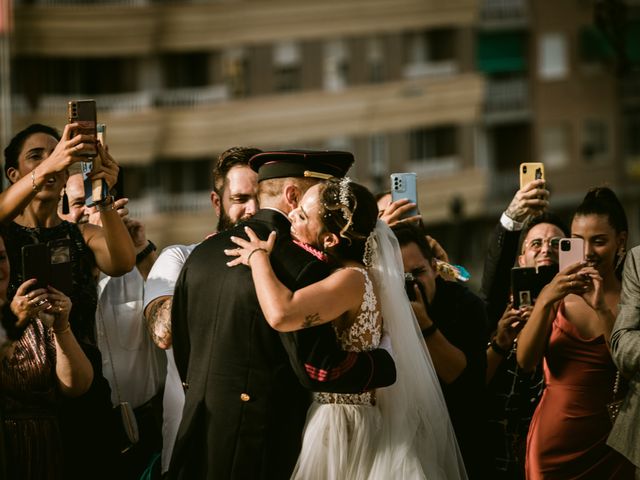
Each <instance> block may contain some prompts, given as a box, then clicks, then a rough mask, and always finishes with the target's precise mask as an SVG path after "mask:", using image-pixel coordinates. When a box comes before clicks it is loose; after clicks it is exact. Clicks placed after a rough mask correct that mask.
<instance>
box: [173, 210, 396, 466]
mask: <svg viewBox="0 0 640 480" xmlns="http://www.w3.org/2000/svg"><path fill="white" fill-rule="evenodd" d="M244 225H248V226H250V227H251V228H252V229H253V230H254V231H255V232H256V234H257V235H258V236H259V237H260V238H266V237H267V236H268V234H269V232H270V231H272V230H276V232H277V234H278V236H277V240H276V245H275V247H274V250H273V252H272V253H271V257H270V258H271V263H272V265H273V268H274V271H275V273H276V275H277V276H278V278H279V279H280V280H281V281H282V282H283V283H284V284H285V285H286V286H287V287H288V288H290V289H292V290H295V289H299V288H301V287H303V286H306V285H308V284H310V283H314V282H316V281H318V280H319V279H321V278H324V277H325V276H327V275H328V273H329V271H328V267H327V265H325V264H324V263H322V262H319V261H317V260H316V259H315V258H314V257H313V256H312V255H311V254H309V253H308V252H306V251H305V250H303V249H302V248H300V247H298V246H297V245H295V244H293V243H292V242H291V238H290V223H289V221H288V219H287V218H286V217H285V216H284V215H283V214H282V213H280V212H278V211H275V210H269V209H263V210H260V211H259V212H258V213H257V214H256V215H255V216H254V217H253V218H252V219H251V220H248V221H247V222H244V223H243V224H242V225H239V226H236V227H234V228H232V229H230V230H228V231H225V232H221V233H219V234H218V235H215V236H213V237H211V238H210V239H208V240H206V241H204V242H203V243H202V244H201V245H200V246H198V247H197V248H196V249H195V250H194V251H193V253H192V254H191V255H190V257H189V259H188V260H187V262H186V263H185V266H184V268H183V270H182V272H181V274H180V277H179V279H178V282H177V284H176V289H175V296H174V300H173V310H172V328H173V349H174V355H175V359H176V364H177V366H178V371H179V372H180V376H181V377H182V379H183V381H184V382H185V383H186V384H187V385H188V386H187V389H186V400H185V407H184V411H183V418H182V423H181V425H180V429H179V431H178V436H177V439H176V444H175V447H174V451H173V456H172V459H171V466H170V469H169V478H181V479H205V478H207V479H280V478H282V479H288V478H289V476H290V474H291V471H292V470H293V467H294V465H295V462H296V459H297V456H298V453H299V450H300V445H301V441H302V430H303V427H304V422H305V417H306V410H307V407H308V405H309V403H310V393H309V390H314V391H335V392H345V393H347V392H349V393H356V392H361V391H363V390H367V389H372V388H377V387H380V386H386V385H390V384H391V383H393V382H394V381H395V367H394V365H393V360H392V359H391V357H390V356H389V354H388V353H387V352H386V351H384V350H374V351H372V352H362V353H346V352H342V351H340V350H339V347H338V344H337V341H336V337H335V333H334V331H333V328H332V326H331V324H325V325H321V326H318V327H313V328H310V329H306V330H302V331H299V332H292V333H286V334H280V333H278V332H276V331H275V330H273V329H272V328H271V327H270V326H269V325H268V323H267V321H266V320H265V318H264V316H263V314H262V311H261V309H260V305H259V303H258V300H257V297H256V293H255V288H254V285H253V280H252V278H251V271H250V269H249V268H248V267H246V266H237V267H233V268H230V267H228V266H227V265H226V262H228V261H229V260H230V257H227V256H226V255H225V254H224V252H223V250H224V249H225V248H234V246H235V244H233V243H232V242H231V240H230V239H229V237H230V236H232V235H234V236H242V237H245V238H246V235H245V234H244V230H243V226H244ZM258 288H259V287H258Z"/></svg>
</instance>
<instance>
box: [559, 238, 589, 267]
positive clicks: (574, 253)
mask: <svg viewBox="0 0 640 480" xmlns="http://www.w3.org/2000/svg"><path fill="white" fill-rule="evenodd" d="M583 260H584V240H583V239H582V238H562V239H560V250H559V251H558V264H559V266H560V271H562V270H564V269H565V268H567V267H568V266H569V265H573V264H574V263H578V262H582V261H583Z"/></svg>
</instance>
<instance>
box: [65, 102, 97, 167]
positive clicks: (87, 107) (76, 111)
mask: <svg viewBox="0 0 640 480" xmlns="http://www.w3.org/2000/svg"><path fill="white" fill-rule="evenodd" d="M67 121H68V122H69V123H77V124H78V127H76V128H75V129H74V130H73V131H72V132H71V136H75V135H77V134H79V133H81V134H82V135H89V136H91V137H92V139H93V144H89V145H85V147H84V148H83V149H82V150H81V151H80V152H78V155H79V156H82V157H87V160H88V161H91V160H93V159H94V158H95V156H96V155H97V154H98V151H97V150H96V145H95V141H96V139H97V138H98V131H97V125H98V122H97V115H96V102H95V100H71V101H69V103H68V104H67Z"/></svg>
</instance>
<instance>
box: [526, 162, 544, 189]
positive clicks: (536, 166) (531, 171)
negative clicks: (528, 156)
mask: <svg viewBox="0 0 640 480" xmlns="http://www.w3.org/2000/svg"><path fill="white" fill-rule="evenodd" d="M540 179H542V180H544V164H542V163H541V162H528V163H521V164H520V188H522V187H524V186H525V185H526V184H527V183H529V182H531V181H533V180H540Z"/></svg>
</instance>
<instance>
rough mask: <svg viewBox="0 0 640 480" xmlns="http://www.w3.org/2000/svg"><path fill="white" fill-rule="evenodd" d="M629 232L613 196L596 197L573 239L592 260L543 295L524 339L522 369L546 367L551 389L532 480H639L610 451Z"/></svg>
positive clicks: (534, 437) (583, 210) (586, 203)
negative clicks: (621, 270)
mask: <svg viewBox="0 0 640 480" xmlns="http://www.w3.org/2000/svg"><path fill="white" fill-rule="evenodd" d="M627 230H628V227H627V219H626V215H625V213H624V209H623V207H622V205H621V204H620V202H619V201H618V199H617V197H616V195H615V194H614V193H613V191H611V190H610V189H608V188H596V189H593V190H590V191H589V192H588V193H587V195H586V196H585V198H584V200H583V202H582V204H581V205H580V206H579V207H578V209H577V210H576V213H575V214H574V217H573V221H572V224H571V236H572V237H578V238H582V239H583V240H584V257H585V260H584V261H583V262H579V263H576V264H573V265H570V266H568V267H566V268H565V269H563V270H562V271H560V272H559V273H558V274H557V275H556V276H555V277H554V279H553V280H552V281H551V283H549V285H547V286H546V287H545V288H544V289H543V290H542V292H541V293H540V295H539V296H538V299H537V300H536V304H535V306H534V309H533V311H532V313H531V317H530V318H529V321H528V322H527V324H526V325H525V327H524V328H523V330H522V332H521V334H520V338H519V340H518V350H517V358H518V363H519V364H520V366H521V367H522V368H523V369H525V370H533V368H535V366H536V365H538V364H539V363H540V361H542V360H544V362H543V366H544V378H545V384H546V388H545V391H544V393H543V395H542V399H541V401H540V404H539V405H538V408H537V409H536V411H535V413H534V416H533V420H532V421H531V426H530V428H529V435H528V438H527V455H526V475H527V478H528V479H562V480H569V479H598V480H601V479H623V478H630V479H633V476H634V468H633V465H631V463H629V462H628V461H627V460H626V459H625V458H624V457H623V456H622V455H620V454H618V453H617V452H615V451H614V450H612V449H611V448H610V447H608V446H607V445H606V440H607V436H608V435H609V432H610V430H611V426H612V425H611V421H610V420H609V417H608V415H607V410H606V404H607V403H608V402H610V401H611V399H612V392H613V385H614V382H615V377H616V367H615V365H614V364H613V361H612V359H611V355H610V352H609V340H610V335H611V329H612V327H613V323H614V322H615V319H616V315H617V310H618V302H619V300H620V288H621V282H620V277H619V276H618V275H617V273H616V266H617V265H619V264H620V263H621V260H622V259H623V257H624V252H625V250H624V249H625V244H626V240H627Z"/></svg>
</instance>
